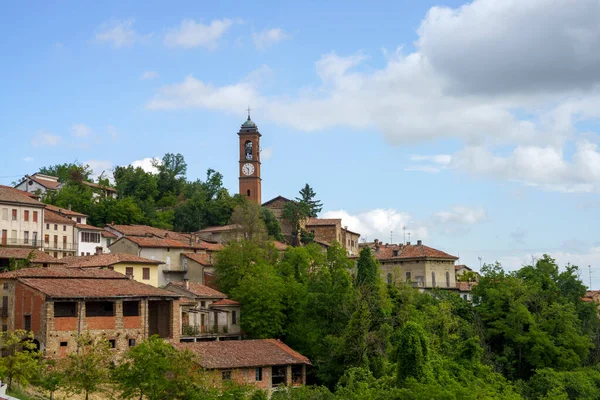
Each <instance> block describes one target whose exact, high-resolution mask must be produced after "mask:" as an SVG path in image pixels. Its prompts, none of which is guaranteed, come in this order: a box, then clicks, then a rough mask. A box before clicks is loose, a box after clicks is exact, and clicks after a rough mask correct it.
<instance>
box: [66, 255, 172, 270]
mask: <svg viewBox="0 0 600 400" xmlns="http://www.w3.org/2000/svg"><path fill="white" fill-rule="evenodd" d="M62 260H63V261H64V262H66V263H67V267H82V268H89V267H107V266H109V265H114V264H119V263H128V264H156V265H158V264H163V262H162V261H157V260H151V259H149V258H144V257H138V256H134V255H132V254H123V253H106V254H94V255H91V256H75V257H64V258H62Z"/></svg>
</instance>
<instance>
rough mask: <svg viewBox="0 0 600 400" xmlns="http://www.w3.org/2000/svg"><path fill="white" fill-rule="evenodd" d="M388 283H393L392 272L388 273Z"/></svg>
mask: <svg viewBox="0 0 600 400" xmlns="http://www.w3.org/2000/svg"><path fill="white" fill-rule="evenodd" d="M387 283H388V285H391V284H392V273H391V272H388V274H387Z"/></svg>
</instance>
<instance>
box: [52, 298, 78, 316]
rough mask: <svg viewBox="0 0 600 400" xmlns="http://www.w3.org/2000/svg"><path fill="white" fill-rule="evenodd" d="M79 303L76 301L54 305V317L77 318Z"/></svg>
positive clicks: (59, 302) (58, 302)
mask: <svg viewBox="0 0 600 400" xmlns="http://www.w3.org/2000/svg"><path fill="white" fill-rule="evenodd" d="M76 316H77V303H76V302H74V301H57V302H55V303H54V317H55V318H60V317H76Z"/></svg>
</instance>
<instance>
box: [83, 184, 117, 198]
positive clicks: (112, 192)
mask: <svg viewBox="0 0 600 400" xmlns="http://www.w3.org/2000/svg"><path fill="white" fill-rule="evenodd" d="M81 183H82V184H83V185H85V186H87V187H89V188H90V189H92V197H93V198H94V199H98V198H106V197H110V198H113V199H116V198H117V189H115V188H112V187H110V186H104V185H99V184H97V183H94V182H88V181H81Z"/></svg>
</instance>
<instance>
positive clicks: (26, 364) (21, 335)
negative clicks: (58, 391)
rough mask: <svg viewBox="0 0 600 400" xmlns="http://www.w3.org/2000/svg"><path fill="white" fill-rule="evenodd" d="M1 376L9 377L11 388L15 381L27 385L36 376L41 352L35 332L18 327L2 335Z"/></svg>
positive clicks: (0, 346) (0, 342) (0, 352)
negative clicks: (34, 340)
mask: <svg viewBox="0 0 600 400" xmlns="http://www.w3.org/2000/svg"><path fill="white" fill-rule="evenodd" d="M0 337H1V340H0V354H2V357H1V358H0V372H1V373H2V374H1V375H0V376H3V377H4V378H6V379H8V387H9V389H10V388H11V387H12V385H13V383H14V382H17V383H18V384H19V385H23V386H25V385H27V384H29V382H31V380H32V379H34V378H35V374H36V372H37V371H38V366H39V364H40V358H41V354H40V352H39V351H38V350H37V346H36V345H35V343H34V342H33V333H31V332H27V331H25V330H21V329H17V330H15V331H14V332H10V331H6V332H2V335H1V336H0Z"/></svg>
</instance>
